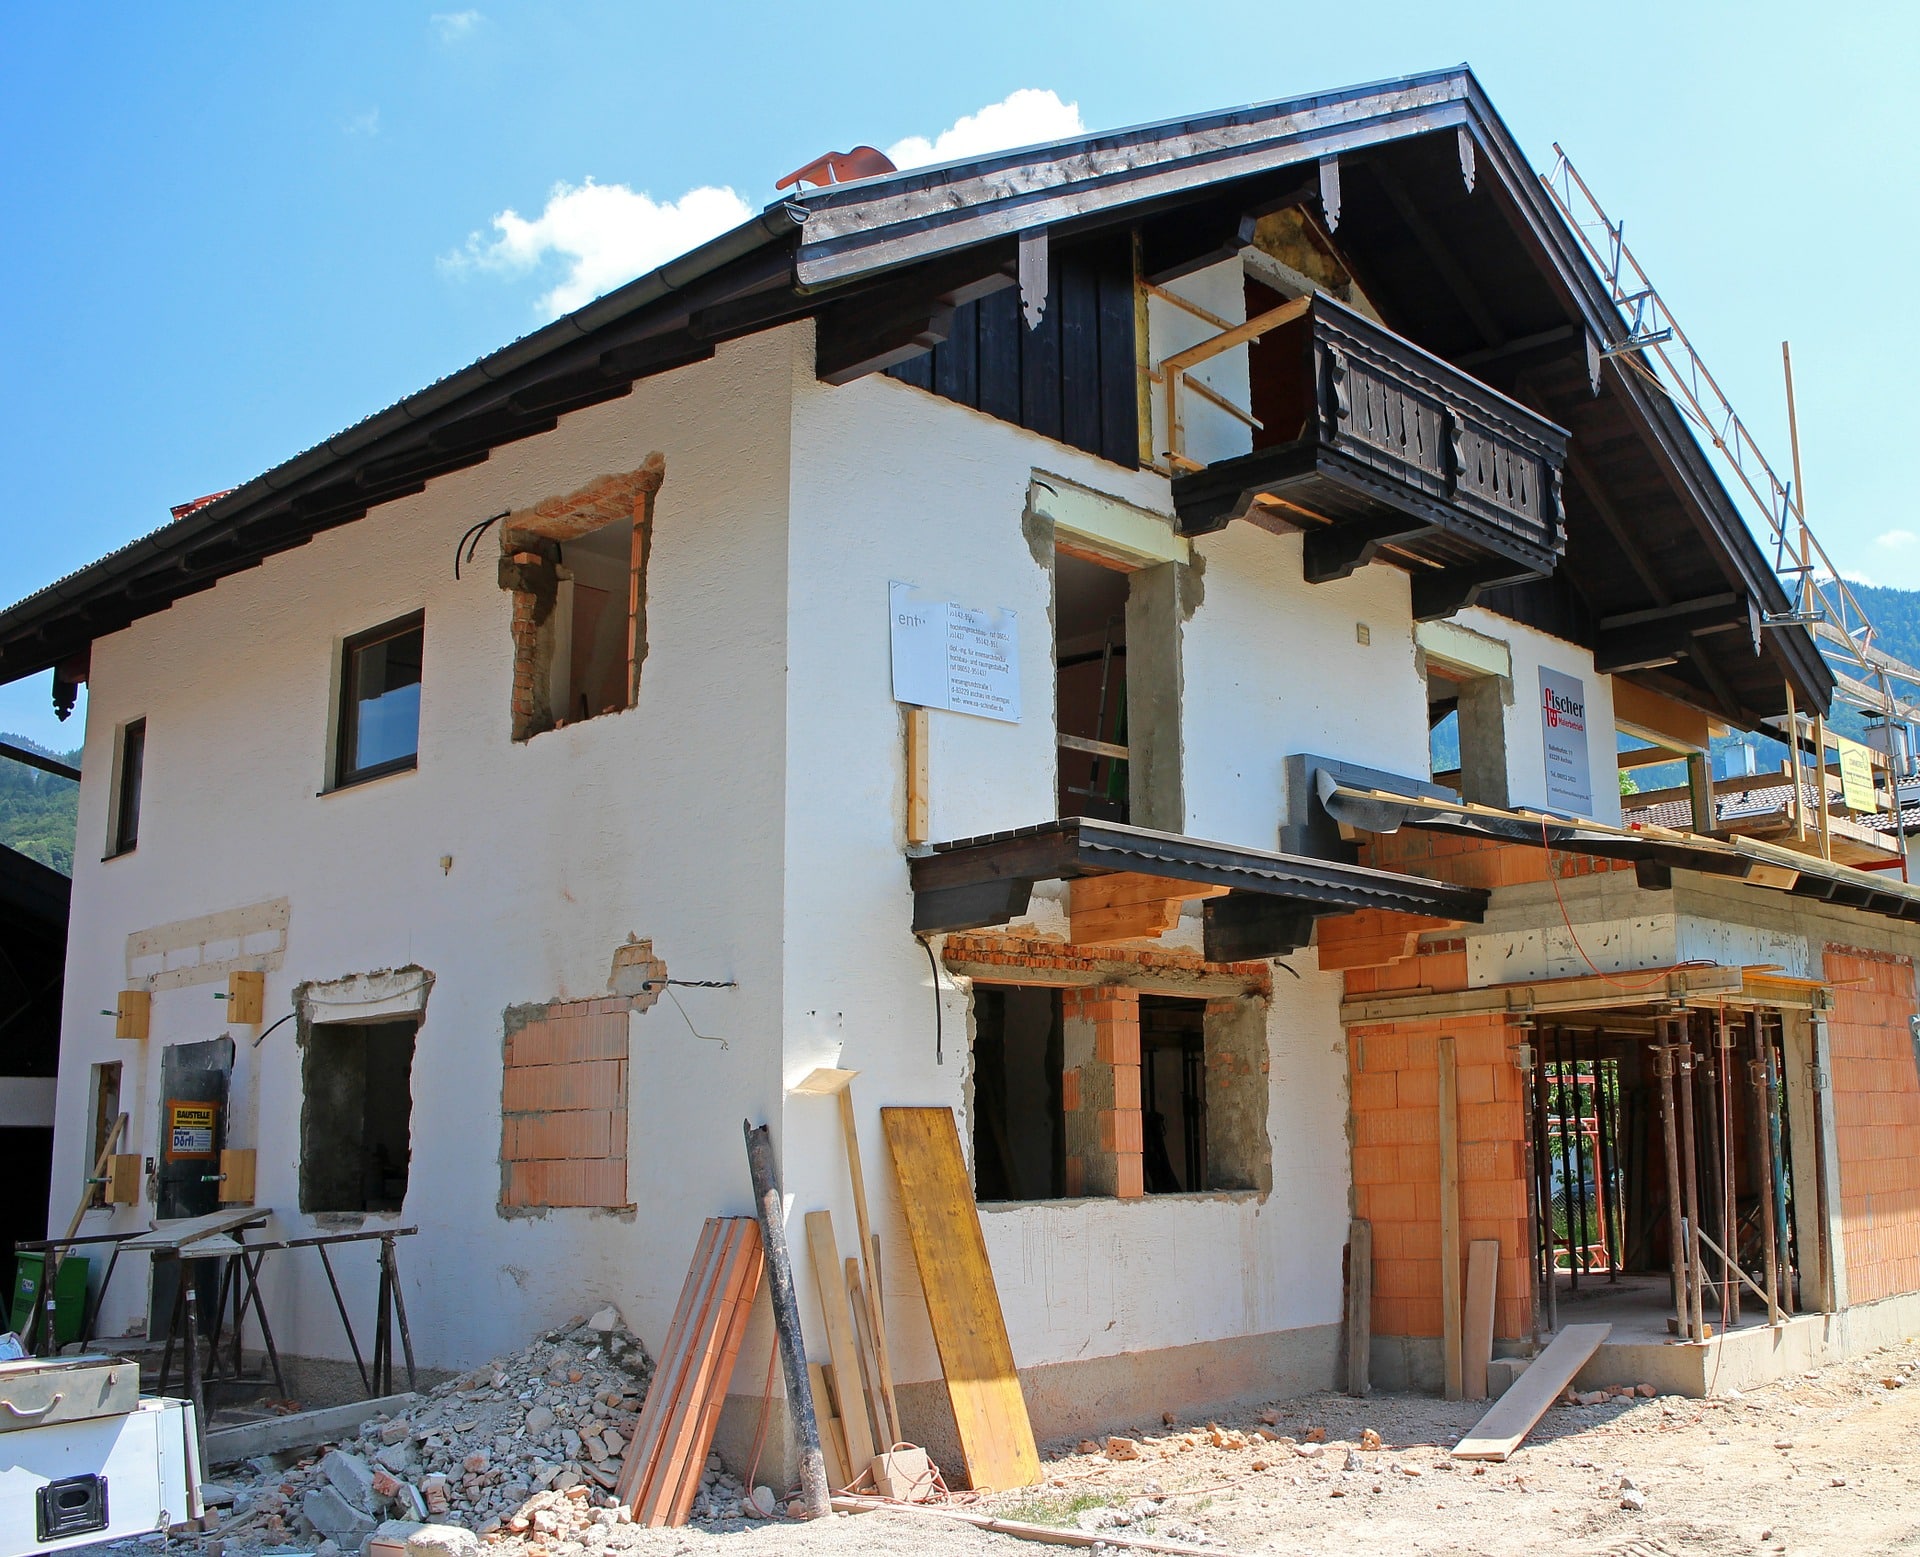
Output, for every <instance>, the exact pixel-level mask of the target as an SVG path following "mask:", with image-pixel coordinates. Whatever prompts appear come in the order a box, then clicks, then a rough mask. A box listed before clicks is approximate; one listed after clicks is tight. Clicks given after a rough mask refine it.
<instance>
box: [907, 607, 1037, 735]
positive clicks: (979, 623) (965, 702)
mask: <svg viewBox="0 0 1920 1557" xmlns="http://www.w3.org/2000/svg"><path fill="white" fill-rule="evenodd" d="M887 605H888V609H889V612H890V615H891V618H892V634H893V696H894V700H895V701H896V702H901V703H915V704H918V705H919V706H920V707H922V708H944V709H947V710H949V711H951V712H953V713H956V714H978V715H980V716H981V717H982V718H983V719H999V720H1003V721H1004V722H1006V723H1007V724H1018V723H1019V722H1020V634H1019V624H1018V622H1017V621H1016V620H1015V618H1014V614H1013V612H1011V611H1007V610H997V611H984V610H974V609H970V608H969V607H966V606H961V605H956V604H954V603H953V602H952V601H951V600H941V599H938V598H937V597H935V596H934V595H932V594H930V593H929V592H927V591H926V590H923V589H916V588H915V587H914V586H913V585H912V584H903V583H901V582H900V581H899V580H897V579H896V580H894V581H893V582H892V583H891V584H889V585H888V586H887Z"/></svg>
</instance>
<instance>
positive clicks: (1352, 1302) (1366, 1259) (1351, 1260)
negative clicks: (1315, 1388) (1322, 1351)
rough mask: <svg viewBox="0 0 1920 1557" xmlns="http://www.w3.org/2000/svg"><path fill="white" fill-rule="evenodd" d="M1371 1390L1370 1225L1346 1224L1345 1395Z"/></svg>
mask: <svg viewBox="0 0 1920 1557" xmlns="http://www.w3.org/2000/svg"><path fill="white" fill-rule="evenodd" d="M1372 1390H1373V1223H1371V1222H1369V1221H1368V1220H1367V1219H1366V1218H1365V1217H1355V1218H1354V1219H1353V1220H1352V1221H1351V1222H1349V1223H1348V1224H1347V1393H1348V1394H1349V1395H1355V1396H1358V1397H1360V1398H1361V1399H1365V1398H1366V1396H1367V1395H1368V1394H1370V1393H1371V1392H1372Z"/></svg>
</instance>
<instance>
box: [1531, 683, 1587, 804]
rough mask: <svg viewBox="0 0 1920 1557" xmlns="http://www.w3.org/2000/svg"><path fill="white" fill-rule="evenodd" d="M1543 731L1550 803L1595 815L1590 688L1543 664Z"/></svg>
mask: <svg viewBox="0 0 1920 1557" xmlns="http://www.w3.org/2000/svg"><path fill="white" fill-rule="evenodd" d="M1540 733H1541V735H1542V737H1543V738H1544V741H1545V745H1546V749H1547V807H1548V809H1549V810H1556V811H1571V812H1572V813H1573V814H1574V815H1576V816H1591V815H1593V764H1592V763H1591V762H1589V761H1588V760H1587V688H1586V684H1585V683H1584V682H1583V681H1581V680H1580V678H1579V677H1578V676H1563V675H1561V674H1560V672H1559V671H1557V670H1548V669H1547V668H1546V666H1544V665H1543V666H1541V667H1540Z"/></svg>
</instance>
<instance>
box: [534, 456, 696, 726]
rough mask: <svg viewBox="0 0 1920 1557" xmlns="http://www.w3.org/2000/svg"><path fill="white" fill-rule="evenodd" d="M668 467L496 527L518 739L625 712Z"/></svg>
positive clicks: (641, 646)
mask: <svg viewBox="0 0 1920 1557" xmlns="http://www.w3.org/2000/svg"><path fill="white" fill-rule="evenodd" d="M665 472H666V462H665V460H664V459H663V458H662V457H661V456H660V455H658V454H653V455H649V456H648V458H647V460H646V463H645V464H643V465H642V466H641V467H640V468H639V469H638V470H634V471H630V472H628V473H627V474H625V475H619V476H603V477H600V478H599V479H597V480H595V481H594V482H592V483H590V484H589V485H587V486H585V487H582V488H581V489H580V490H578V491H577V492H573V493H570V494H568V495H567V496H564V497H555V498H549V499H547V500H545V501H544V502H541V503H539V504H537V505H535V506H534V507H533V508H531V509H528V510H525V511H523V512H518V513H515V514H512V515H509V516H508V518H507V519H506V520H505V522H504V523H503V524H502V525H501V534H500V544H501V556H500V586H501V588H503V589H506V590H508V591H510V592H511V594H512V598H513V617H512V633H513V693H512V728H513V739H514V740H516V741H527V740H531V739H532V738H533V737H534V736H536V735H541V734H544V733H546V732H547V731H549V730H557V729H560V728H561V727H563V726H565V725H570V724H579V723H581V722H582V721H584V720H588V719H597V718H599V717H601V716H602V715H605V714H614V713H620V712H623V711H624V710H626V709H629V708H632V707H633V706H634V704H635V702H636V701H637V700H638V697H639V691H640V667H641V663H642V661H644V660H645V658H646V653H647V633H646V596H647V579H646V575H647V557H648V552H649V550H650V547H651V543H652V529H653V499H654V496H655V494H656V493H657V492H658V490H659V488H660V484H661V482H662V480H663V479H664V477H665Z"/></svg>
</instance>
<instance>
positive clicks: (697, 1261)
mask: <svg viewBox="0 0 1920 1557" xmlns="http://www.w3.org/2000/svg"><path fill="white" fill-rule="evenodd" d="M719 1241H720V1219H719V1218H718V1217H709V1218H707V1220H706V1222H705V1223H704V1224H703V1225H702V1227H701V1229H700V1238H699V1241H698V1242H697V1243H696V1244H695V1245H694V1247H693V1263H692V1264H691V1265H690V1266H689V1267H688V1268H687V1279H686V1280H685V1281H684V1282H683V1283H682V1284H681V1287H680V1301H679V1302H678V1303H677V1304H676V1305H675V1306H674V1310H673V1321H672V1323H670V1324H669V1325H668V1326H667V1338H666V1340H665V1341H663V1342H662V1343H661V1346H660V1352H659V1356H658V1359H657V1360H656V1361H655V1363H654V1369H653V1379H652V1382H651V1383H650V1384H649V1386H648V1388H647V1398H646V1403H645V1404H644V1405H643V1406H642V1407H641V1408H640V1420H639V1421H638V1422H636V1423H635V1424H634V1428H633V1437H632V1438H631V1439H630V1440H629V1441H628V1443H627V1456H626V1459H625V1460H624V1461H623V1462H622V1464H621V1467H620V1476H619V1479H618V1480H617V1481H616V1482H615V1483H614V1496H616V1497H617V1498H619V1499H620V1501H621V1502H622V1503H625V1504H626V1505H627V1506H628V1507H629V1508H631V1507H632V1506H633V1505H634V1503H635V1502H636V1500H637V1499H638V1496H639V1492H640V1486H641V1483H642V1482H643V1480H644V1479H645V1478H646V1476H647V1474H648V1472H649V1471H650V1470H651V1468H652V1465H653V1461H654V1458H655V1456H657V1455H658V1453H659V1450H660V1434H661V1432H662V1431H663V1430H664V1429H665V1427H666V1422H667V1417H668V1416H669V1415H670V1414H671V1407H670V1402H671V1400H672V1397H673V1393H674V1389H675V1387H676V1375H677V1373H679V1372H680V1371H683V1370H684V1368H685V1366H686V1332H687V1325H688V1323H689V1321H690V1320H691V1318H692V1316H693V1308H694V1305H695V1303H697V1302H698V1301H700V1299H701V1295H702V1293H703V1292H704V1290H705V1288H706V1285H707V1283H708V1282H709V1281H710V1280H711V1279H712V1274H711V1273H712V1268H713V1260H714V1254H715V1252H716V1251H717V1249H718V1246H719Z"/></svg>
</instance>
